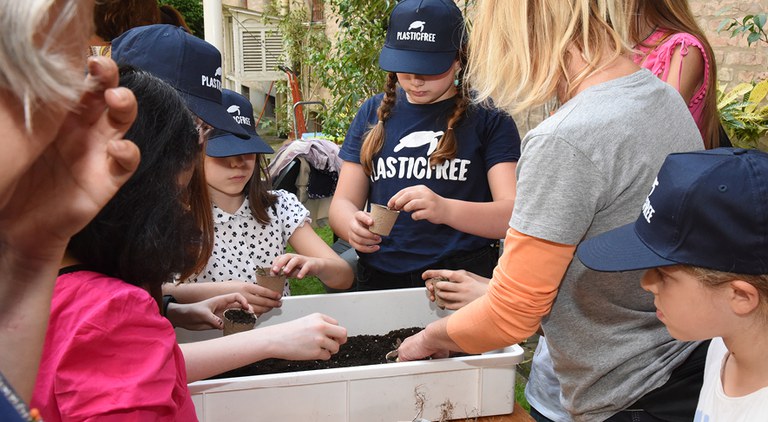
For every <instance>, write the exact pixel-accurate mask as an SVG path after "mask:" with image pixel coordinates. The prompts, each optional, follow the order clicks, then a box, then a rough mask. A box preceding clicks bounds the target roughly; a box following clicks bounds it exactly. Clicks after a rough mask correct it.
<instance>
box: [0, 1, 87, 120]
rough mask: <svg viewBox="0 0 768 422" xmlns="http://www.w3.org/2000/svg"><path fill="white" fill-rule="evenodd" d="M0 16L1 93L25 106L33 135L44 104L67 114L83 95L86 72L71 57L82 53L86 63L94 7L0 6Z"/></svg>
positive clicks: (68, 3) (81, 4)
mask: <svg viewBox="0 0 768 422" xmlns="http://www.w3.org/2000/svg"><path fill="white" fill-rule="evenodd" d="M88 6H91V7H88ZM0 10H2V13H0V89H2V90H6V91H8V92H10V93H11V95H13V96H14V97H16V98H17V99H18V100H19V101H21V102H22V103H23V105H24V116H25V123H26V126H27V130H31V116H32V113H33V111H34V110H35V109H36V108H38V107H40V106H41V104H42V103H45V104H46V106H48V107H52V108H53V109H66V108H70V107H73V106H74V104H75V103H76V102H77V101H78V100H79V98H80V95H82V93H83V91H84V90H85V88H86V84H85V78H84V75H83V70H84V69H83V68H82V67H81V66H76V65H75V63H74V62H73V60H76V59H78V60H80V59H79V58H78V57H75V56H73V54H72V53H73V52H75V53H76V52H77V51H81V54H82V56H81V57H82V58H83V60H84V57H85V55H86V50H85V47H86V44H87V40H88V38H89V37H90V35H91V33H92V32H93V7H92V4H91V3H89V2H86V1H81V0H24V1H19V0H0ZM75 22H77V24H74V23H75ZM46 29H47V31H46V32H45V33H43V31H45V30H46ZM41 35H44V36H41ZM64 42H69V43H70V44H66V45H65V44H63V43H64Z"/></svg>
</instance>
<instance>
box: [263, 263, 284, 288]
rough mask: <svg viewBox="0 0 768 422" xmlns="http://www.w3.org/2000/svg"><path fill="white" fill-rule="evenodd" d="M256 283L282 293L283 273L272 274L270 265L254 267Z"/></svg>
mask: <svg viewBox="0 0 768 422" xmlns="http://www.w3.org/2000/svg"><path fill="white" fill-rule="evenodd" d="M256 284H258V285H259V286H262V287H266V288H268V289H269V290H272V291H273V292H277V293H280V294H282V293H283V289H284V288H285V274H282V273H281V274H272V270H271V268H270V267H259V268H257V269H256Z"/></svg>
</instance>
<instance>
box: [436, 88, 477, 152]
mask: <svg viewBox="0 0 768 422" xmlns="http://www.w3.org/2000/svg"><path fill="white" fill-rule="evenodd" d="M467 107H469V99H468V98H467V97H466V96H465V95H464V90H462V89H458V92H457V93H456V105H455V107H454V109H453V114H451V117H450V118H449V119H448V127H447V128H446V129H445V133H444V134H443V136H442V137H440V140H439V141H438V143H437V149H436V150H435V152H433V153H432V156H430V157H429V164H430V165H433V166H436V165H438V164H442V163H443V162H445V161H448V160H453V159H454V158H456V153H457V150H458V147H457V146H456V131H455V130H454V128H455V127H456V125H458V124H459V122H460V121H461V119H462V117H464V112H466V111H467Z"/></svg>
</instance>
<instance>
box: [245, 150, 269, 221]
mask: <svg viewBox="0 0 768 422" xmlns="http://www.w3.org/2000/svg"><path fill="white" fill-rule="evenodd" d="M271 188H272V182H271V181H270V178H269V172H268V171H267V157H266V156H265V155H264V154H256V168H255V169H254V170H253V174H252V175H251V180H250V181H248V185H246V187H245V191H246V192H248V205H249V206H250V208H251V214H252V215H253V218H255V219H256V221H258V222H259V223H261V224H269V220H270V219H269V213H268V212H267V210H268V209H269V208H270V207H272V206H274V205H275V203H277V196H275V194H273V193H272V192H270V191H269V190H270V189H271Z"/></svg>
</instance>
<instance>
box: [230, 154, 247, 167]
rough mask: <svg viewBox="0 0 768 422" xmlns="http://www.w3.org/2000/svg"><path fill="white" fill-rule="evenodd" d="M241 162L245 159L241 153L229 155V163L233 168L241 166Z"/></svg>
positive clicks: (243, 162)
mask: <svg viewBox="0 0 768 422" xmlns="http://www.w3.org/2000/svg"><path fill="white" fill-rule="evenodd" d="M243 164H245V159H244V158H243V156H242V155H235V156H232V157H229V165H230V166H232V167H233V168H236V167H242V166H243Z"/></svg>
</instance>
